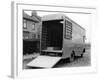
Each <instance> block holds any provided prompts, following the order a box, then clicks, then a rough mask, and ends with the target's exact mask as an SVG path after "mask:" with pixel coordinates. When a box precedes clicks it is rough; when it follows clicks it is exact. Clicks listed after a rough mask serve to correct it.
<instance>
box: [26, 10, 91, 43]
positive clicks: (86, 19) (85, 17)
mask: <svg viewBox="0 0 100 80" xmlns="http://www.w3.org/2000/svg"><path fill="white" fill-rule="evenodd" d="M25 13H27V14H28V15H31V11H25ZM48 14H65V15H66V16H68V17H69V18H71V19H72V20H73V21H75V22H76V23H78V24H79V25H80V26H82V27H83V28H85V30H86V42H87V43H88V42H90V41H91V40H90V39H91V38H90V32H91V27H90V14H79V13H59V12H43V11H37V15H38V16H40V17H42V16H44V15H48Z"/></svg>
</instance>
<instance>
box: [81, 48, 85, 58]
mask: <svg viewBox="0 0 100 80" xmlns="http://www.w3.org/2000/svg"><path fill="white" fill-rule="evenodd" d="M84 53H85V49H83V51H82V54H81V56H80V57H81V58H82V57H83V55H84Z"/></svg>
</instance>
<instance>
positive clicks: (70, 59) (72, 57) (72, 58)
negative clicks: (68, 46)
mask: <svg viewBox="0 0 100 80" xmlns="http://www.w3.org/2000/svg"><path fill="white" fill-rule="evenodd" d="M74 60H75V52H74V51H73V52H72V54H71V56H70V58H69V61H70V62H73V61H74Z"/></svg>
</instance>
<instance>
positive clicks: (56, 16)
mask: <svg viewBox="0 0 100 80" xmlns="http://www.w3.org/2000/svg"><path fill="white" fill-rule="evenodd" d="M64 18H65V19H67V20H69V21H71V22H72V23H75V24H76V25H78V26H79V27H80V28H82V29H83V30H85V29H84V28H83V27H81V26H80V25H79V24H78V23H76V22H75V21H73V20H72V19H70V18H69V17H68V16H66V15H64V14H50V15H45V16H43V17H42V18H41V19H42V21H49V20H59V19H64Z"/></svg>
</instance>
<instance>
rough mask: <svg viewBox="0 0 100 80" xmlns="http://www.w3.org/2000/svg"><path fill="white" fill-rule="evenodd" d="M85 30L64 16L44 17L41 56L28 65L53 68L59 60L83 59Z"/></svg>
mask: <svg viewBox="0 0 100 80" xmlns="http://www.w3.org/2000/svg"><path fill="white" fill-rule="evenodd" d="M84 44H85V29H84V28H82V27H81V26H80V25H79V24H77V23H76V22H74V21H73V20H72V19H70V18H68V17H67V16H65V15H64V14H52V15H46V16H43V17H42V27H41V39H40V56H38V57H37V58H35V59H34V60H33V61H31V62H30V63H28V66H31V67H32V66H33V67H46V68H51V67H53V66H54V65H55V64H56V63H57V62H58V61H59V60H61V59H66V58H68V59H69V61H70V62H72V61H74V59H75V56H80V57H83V54H84V52H85V46H84Z"/></svg>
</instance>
